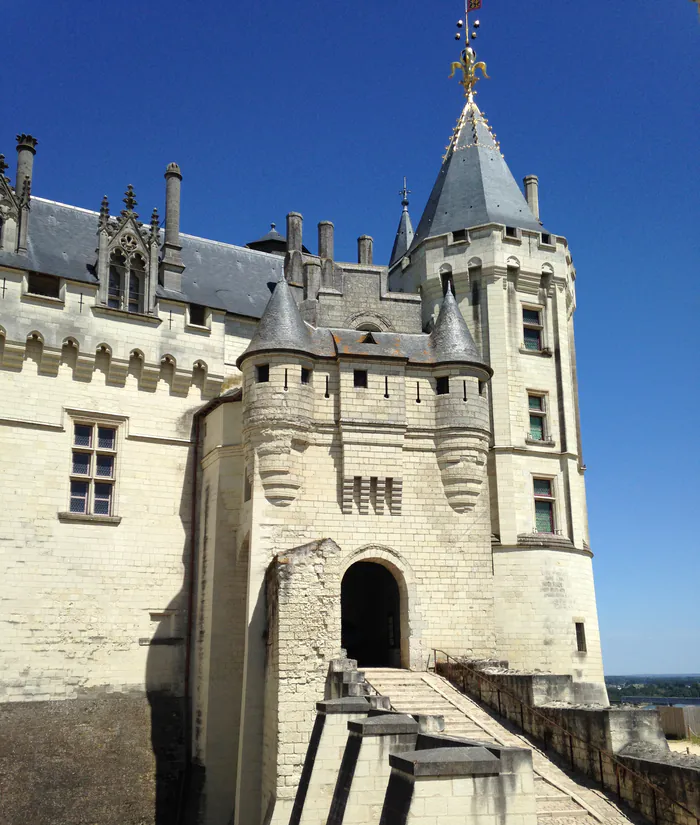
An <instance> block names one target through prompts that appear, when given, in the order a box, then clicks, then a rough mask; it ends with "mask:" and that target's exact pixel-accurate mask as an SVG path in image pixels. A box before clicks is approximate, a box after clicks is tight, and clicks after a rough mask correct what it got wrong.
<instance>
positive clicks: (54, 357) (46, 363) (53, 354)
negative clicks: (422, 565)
mask: <svg viewBox="0 0 700 825" xmlns="http://www.w3.org/2000/svg"><path fill="white" fill-rule="evenodd" d="M61 352H62V350H60V349H55V348H54V347H47V346H44V347H42V350H41V361H40V362H39V372H40V373H41V374H42V375H51V376H53V377H54V378H55V377H56V376H57V375H58V368H59V366H60V364H61Z"/></svg>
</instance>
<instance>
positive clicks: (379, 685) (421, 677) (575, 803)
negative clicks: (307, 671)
mask: <svg viewBox="0 0 700 825" xmlns="http://www.w3.org/2000/svg"><path fill="white" fill-rule="evenodd" d="M364 675H365V680H366V682H367V683H368V684H369V685H370V686H371V687H372V689H373V690H375V691H376V692H377V693H379V694H380V695H382V696H388V697H389V698H390V700H391V707H392V709H393V710H396V711H399V712H401V713H409V714H413V715H415V714H425V715H430V716H443V717H444V720H445V730H444V733H445V734H446V735H448V736H458V737H461V738H465V739H472V740H478V741H481V742H484V743H486V744H492V745H493V744H497V745H501V746H512V747H521V748H522V747H526V748H529V749H530V750H532V761H533V768H534V772H535V791H536V796H537V816H538V822H539V825H597V824H598V823H602V824H603V825H630V823H635V825H638V824H639V823H644V822H645V820H643V819H641V818H637V817H636V816H634V815H630V813H629V812H627V811H625V812H623V811H622V810H621V809H620V807H619V806H618V805H617V803H616V802H615V801H614V799H613V798H612V797H611V796H610V795H609V794H607V793H605V792H603V791H601V790H599V789H597V788H596V787H594V786H591V785H590V784H589V783H588V782H587V780H586V779H585V778H583V777H580V778H576V777H573V776H572V775H571V774H569V773H568V772H566V771H564V770H563V769H562V768H560V767H559V766H558V765H557V764H555V762H554V761H552V759H551V758H550V757H549V756H548V755H547V754H545V753H543V752H542V751H541V750H539V749H538V748H537V746H536V745H534V744H533V742H532V741H531V740H530V739H528V738H527V737H525V736H522V735H520V734H518V733H515V732H514V731H513V730H512V728H511V727H506V726H505V725H504V724H503V723H502V722H499V721H498V717H496V716H495V715H493V714H492V713H491V712H489V711H487V710H485V709H484V708H482V707H481V706H480V705H478V704H477V703H476V702H475V701H473V700H472V699H470V698H469V697H468V696H465V695H464V694H462V693H460V692H459V691H458V690H457V689H456V688H455V687H453V686H452V685H451V684H450V682H448V681H447V680H446V679H444V678H443V677H442V676H438V675H437V674H435V673H426V672H412V671H408V670H398V669H390V668H366V669H365V670H364ZM633 816H634V818H633Z"/></svg>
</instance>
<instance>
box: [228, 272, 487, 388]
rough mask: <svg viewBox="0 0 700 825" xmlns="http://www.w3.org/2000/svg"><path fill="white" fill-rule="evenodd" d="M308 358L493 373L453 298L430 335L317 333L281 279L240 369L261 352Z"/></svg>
mask: <svg viewBox="0 0 700 825" xmlns="http://www.w3.org/2000/svg"><path fill="white" fill-rule="evenodd" d="M279 351H287V352H296V353H302V354H303V353H308V354H309V355H311V356H312V357H316V358H333V359H335V358H362V359H365V360H366V359H372V358H377V359H380V360H386V359H398V360H401V361H405V362H408V363H409V364H417V365H425V366H436V365H439V364H446V363H466V364H471V365H473V366H477V367H479V368H481V369H483V370H484V371H485V372H486V373H488V374H492V373H493V371H492V370H491V368H490V367H489V365H488V364H487V363H486V362H485V361H484V359H483V358H482V357H481V355H480V354H479V351H478V349H477V347H476V344H475V343H474V339H473V338H472V336H471V333H470V332H469V329H468V328H467V324H466V322H465V320H464V318H463V317H462V313H461V312H460V309H459V306H458V305H457V302H456V301H455V298H454V296H453V295H452V292H450V291H448V294H447V295H446V296H445V298H444V300H443V302H442V308H441V309H440V314H439V315H438V319H437V322H436V324H435V328H434V329H433V331H432V333H430V335H428V334H426V333H423V332H418V333H409V332H371V333H368V332H367V330H360V329H335V328H333V329H327V328H324V327H318V328H314V327H311V326H310V325H309V324H306V323H305V322H304V321H303V320H302V318H301V315H300V314H299V309H298V307H297V304H296V301H295V300H294V296H293V295H292V291H291V289H290V288H289V285H288V284H287V282H286V280H284V279H282V281H280V283H279V284H278V285H277V287H276V288H275V291H274V293H273V294H272V296H271V298H270V302H269V303H268V305H267V308H266V310H265V312H264V314H263V317H262V318H261V320H260V323H259V324H258V327H257V329H256V331H255V335H254V336H253V338H252V340H251V342H250V344H249V345H248V348H247V349H246V350H245V352H244V353H243V354H242V355H241V356H240V358H239V359H238V365H239V366H240V364H241V362H242V361H243V360H244V359H245V358H247V357H248V356H249V355H251V354H253V353H256V352H279Z"/></svg>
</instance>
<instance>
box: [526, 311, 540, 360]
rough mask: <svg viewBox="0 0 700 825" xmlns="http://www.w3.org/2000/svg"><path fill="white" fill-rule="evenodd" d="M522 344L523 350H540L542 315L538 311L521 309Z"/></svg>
mask: <svg viewBox="0 0 700 825" xmlns="http://www.w3.org/2000/svg"><path fill="white" fill-rule="evenodd" d="M523 343H524V345H525V349H527V350H530V351H532V352H539V351H540V350H541V349H542V314H541V312H540V310H539V309H527V308H525V307H523Z"/></svg>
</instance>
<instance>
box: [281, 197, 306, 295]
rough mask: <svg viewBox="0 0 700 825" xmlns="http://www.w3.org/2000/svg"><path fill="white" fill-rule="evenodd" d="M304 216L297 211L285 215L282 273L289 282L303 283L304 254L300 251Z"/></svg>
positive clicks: (297, 284)
mask: <svg viewBox="0 0 700 825" xmlns="http://www.w3.org/2000/svg"><path fill="white" fill-rule="evenodd" d="M303 222H304V218H303V217H302V216H301V215H300V214H299V213H298V212H290V213H289V214H288V215H287V254H286V256H285V258H284V275H285V278H286V279H287V281H288V282H289V283H290V284H294V285H296V286H303V285H304V256H303V253H302V242H301V241H302V224H303Z"/></svg>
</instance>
